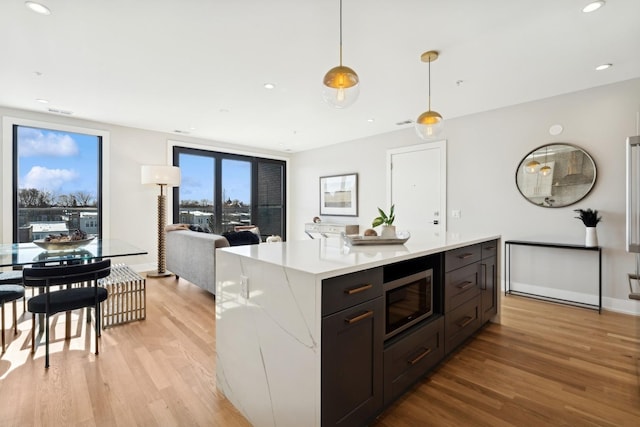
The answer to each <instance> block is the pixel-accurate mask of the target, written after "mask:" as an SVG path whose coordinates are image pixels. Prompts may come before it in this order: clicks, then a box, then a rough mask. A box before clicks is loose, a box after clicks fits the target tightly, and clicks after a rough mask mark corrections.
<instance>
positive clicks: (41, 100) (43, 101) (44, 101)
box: [36, 99, 49, 104]
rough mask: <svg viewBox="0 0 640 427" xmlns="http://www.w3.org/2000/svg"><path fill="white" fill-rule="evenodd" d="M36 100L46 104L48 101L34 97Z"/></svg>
mask: <svg viewBox="0 0 640 427" xmlns="http://www.w3.org/2000/svg"><path fill="white" fill-rule="evenodd" d="M36 101H38V102H39V103H40V104H48V103H49V101H47V100H46V99H36Z"/></svg>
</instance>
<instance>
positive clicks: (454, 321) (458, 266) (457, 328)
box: [444, 240, 498, 354]
mask: <svg viewBox="0 0 640 427" xmlns="http://www.w3.org/2000/svg"><path fill="white" fill-rule="evenodd" d="M497 254H498V241H497V240H490V241H488V242H483V243H480V244H476V245H470V246H466V247H463V248H459V249H455V250H451V251H447V252H446V254H445V289H444V312H445V326H444V330H445V352H446V353H447V354H448V353H450V352H451V351H453V350H454V349H455V348H456V347H458V346H459V345H460V344H462V343H463V342H464V341H465V340H466V339H467V338H469V337H470V336H471V335H472V334H473V333H475V332H476V331H477V330H478V329H479V328H480V327H481V326H482V325H483V324H485V323H486V322H488V321H489V320H490V319H491V318H492V317H493V316H494V315H495V314H496V313H497V308H498V289H497V287H498V270H497V268H498V267H497V262H496V260H497Z"/></svg>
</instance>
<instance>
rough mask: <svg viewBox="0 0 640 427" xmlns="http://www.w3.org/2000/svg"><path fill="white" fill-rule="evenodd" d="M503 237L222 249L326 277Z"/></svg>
mask: <svg viewBox="0 0 640 427" xmlns="http://www.w3.org/2000/svg"><path fill="white" fill-rule="evenodd" d="M499 238H500V236H499V235H459V234H450V233H447V234H446V235H444V236H435V235H433V234H431V235H429V234H427V233H420V232H417V233H411V238H410V239H409V240H408V241H407V242H405V243H404V244H402V245H358V246H347V245H345V243H344V240H343V239H342V238H327V239H314V240H311V239H309V240H291V241H288V242H282V243H263V244H260V245H246V246H234V247H230V248H221V249H218V250H220V251H225V252H230V253H234V254H236V255H238V256H241V257H247V258H251V259H254V260H257V261H262V262H265V263H269V264H274V265H278V266H282V267H287V268H291V269H294V270H299V271H302V272H305V273H310V274H314V275H317V276H320V278H326V277H332V276H336V275H341V274H346V273H351V272H354V271H359V270H363V269H367V268H373V267H378V266H381V265H385V264H389V263H392V262H398V261H403V260H405V259H410V258H415V257H418V256H424V255H430V254H434V253H438V252H443V251H447V250H450V249H456V248H459V247H463V246H468V245H472V244H475V243H480V242H484V241H488V240H493V239H499Z"/></svg>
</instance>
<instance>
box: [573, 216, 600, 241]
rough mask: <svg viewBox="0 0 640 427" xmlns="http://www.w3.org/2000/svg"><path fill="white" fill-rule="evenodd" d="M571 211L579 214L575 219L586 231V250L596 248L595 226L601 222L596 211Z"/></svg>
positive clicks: (596, 235)
mask: <svg viewBox="0 0 640 427" xmlns="http://www.w3.org/2000/svg"><path fill="white" fill-rule="evenodd" d="M573 211H574V212H577V213H579V214H580V216H577V217H576V218H577V219H579V220H580V221H582V223H583V224H584V225H585V227H586V230H587V231H586V237H585V243H584V245H585V246H586V247H588V248H593V247H596V246H598V234H597V233H596V226H597V225H598V223H599V222H600V221H601V220H602V217H601V216H598V211H596V210H591V209H574V210H573Z"/></svg>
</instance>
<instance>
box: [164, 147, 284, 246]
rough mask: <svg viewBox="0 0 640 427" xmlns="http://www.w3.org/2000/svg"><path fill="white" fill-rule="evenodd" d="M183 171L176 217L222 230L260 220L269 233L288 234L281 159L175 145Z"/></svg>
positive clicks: (265, 233) (175, 155) (212, 230)
mask: <svg viewBox="0 0 640 427" xmlns="http://www.w3.org/2000/svg"><path fill="white" fill-rule="evenodd" d="M173 164H174V165H175V166H179V167H180V170H181V174H182V183H181V185H180V187H178V188H175V189H174V210H173V211H174V214H173V216H174V222H180V223H186V224H191V225H196V226H198V227H200V228H201V229H202V230H203V231H207V232H210V233H216V234H221V233H223V232H226V231H233V230H234V229H235V227H238V226H244V225H255V226H257V227H258V228H259V229H260V233H261V235H262V237H263V240H264V238H266V237H267V236H270V235H274V234H275V235H279V236H282V237H283V239H284V238H286V236H285V230H286V226H285V218H286V216H285V206H286V200H285V182H286V180H285V171H286V168H285V166H286V164H285V162H283V161H280V160H272V159H264V158H259V157H251V156H241V155H235V154H228V153H220V152H214V151H207V150H200V149H193V148H186V147H174V153H173Z"/></svg>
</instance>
